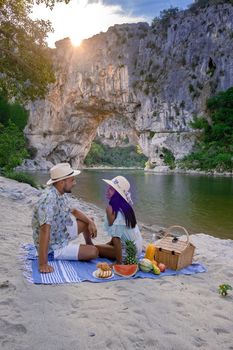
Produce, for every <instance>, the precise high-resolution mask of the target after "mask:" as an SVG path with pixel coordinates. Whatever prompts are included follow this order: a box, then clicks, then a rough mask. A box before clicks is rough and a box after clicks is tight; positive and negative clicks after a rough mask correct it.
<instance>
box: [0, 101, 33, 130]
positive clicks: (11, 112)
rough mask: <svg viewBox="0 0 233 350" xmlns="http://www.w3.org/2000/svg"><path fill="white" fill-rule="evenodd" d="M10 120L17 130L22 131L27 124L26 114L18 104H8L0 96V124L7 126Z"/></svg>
mask: <svg viewBox="0 0 233 350" xmlns="http://www.w3.org/2000/svg"><path fill="white" fill-rule="evenodd" d="M9 120H11V121H12V122H13V123H14V124H15V125H16V126H17V127H18V128H19V130H21V131H23V129H24V128H25V126H26V124H27V120H28V112H27V111H26V110H25V108H24V107H22V106H21V105H20V104H18V103H9V102H7V100H6V99H5V98H4V97H1V96H0V123H1V124H3V125H4V126H7V125H8V123H9Z"/></svg>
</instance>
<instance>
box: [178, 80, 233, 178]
mask: <svg viewBox="0 0 233 350" xmlns="http://www.w3.org/2000/svg"><path fill="white" fill-rule="evenodd" d="M207 111H208V116H209V118H208V120H207V119H206V118H203V117H202V118H196V119H195V120H194V122H193V123H192V127H193V128H195V129H201V130H202V131H203V133H202V136H201V138H200V140H199V142H198V143H197V144H196V150H195V152H193V153H191V154H190V155H188V156H186V157H185V158H184V159H183V160H182V162H181V166H182V167H185V168H189V169H201V170H205V171H208V170H217V171H219V172H223V171H232V170H233V87H232V88H230V89H228V90H227V91H225V92H220V93H218V94H217V95H216V96H214V97H212V98H210V99H209V100H207Z"/></svg>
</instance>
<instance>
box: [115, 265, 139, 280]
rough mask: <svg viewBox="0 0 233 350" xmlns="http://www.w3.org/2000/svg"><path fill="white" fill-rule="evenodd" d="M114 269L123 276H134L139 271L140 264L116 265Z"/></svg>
mask: <svg viewBox="0 0 233 350" xmlns="http://www.w3.org/2000/svg"><path fill="white" fill-rule="evenodd" d="M113 270H114V272H115V274H116V275H119V276H123V277H132V276H134V275H135V273H136V272H137V271H138V265H136V264H134V265H114V266H113Z"/></svg>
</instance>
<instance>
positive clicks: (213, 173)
mask: <svg viewBox="0 0 233 350" xmlns="http://www.w3.org/2000/svg"><path fill="white" fill-rule="evenodd" d="M32 162H33V161H32V160H30V162H28V166H27V165H25V166H24V165H20V166H17V167H16V169H15V170H16V171H22V172H32V173H33V172H48V171H49V169H50V168H51V166H53V164H52V163H50V162H46V161H45V162H44V163H42V166H41V167H40V164H39V163H38V166H36V167H35V166H32ZM26 164H27V162H26ZM118 169H120V170H141V171H143V172H145V173H151V174H162V175H163V174H164V175H166V174H186V175H202V176H213V177H233V171H231V172H227V171H225V172H222V173H220V172H217V171H214V170H211V171H203V170H194V169H181V168H175V169H170V168H169V167H168V166H166V165H165V166H157V167H155V168H153V169H146V168H141V167H135V166H132V167H112V166H107V165H95V166H89V167H87V166H84V165H83V166H82V167H80V168H79V170H118Z"/></svg>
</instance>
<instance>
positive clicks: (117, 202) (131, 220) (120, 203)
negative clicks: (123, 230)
mask: <svg viewBox="0 0 233 350" xmlns="http://www.w3.org/2000/svg"><path fill="white" fill-rule="evenodd" d="M109 204H110V205H111V207H112V210H113V212H114V213H115V214H116V216H117V213H118V211H119V210H120V211H121V212H122V213H123V214H124V217H125V224H126V226H127V227H129V228H134V227H135V226H136V224H137V221H136V217H135V214H134V211H133V208H132V207H131V205H130V204H129V203H128V202H126V200H125V199H124V198H123V197H122V196H121V195H120V194H119V193H118V192H117V191H115V193H114V195H113V196H112V197H111V199H110V201H109Z"/></svg>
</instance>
